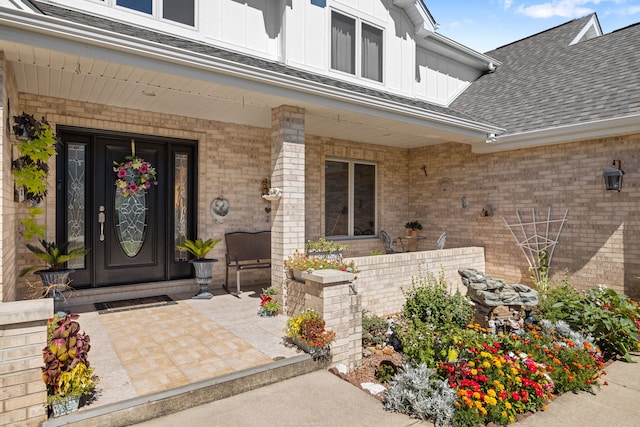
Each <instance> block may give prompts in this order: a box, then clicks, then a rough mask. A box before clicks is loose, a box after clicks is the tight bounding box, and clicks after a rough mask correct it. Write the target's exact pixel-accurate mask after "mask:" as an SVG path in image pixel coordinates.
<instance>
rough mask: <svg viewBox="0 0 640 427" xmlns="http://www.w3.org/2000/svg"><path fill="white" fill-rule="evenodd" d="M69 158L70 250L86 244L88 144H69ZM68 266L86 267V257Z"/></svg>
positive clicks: (68, 213)
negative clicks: (86, 159) (86, 158)
mask: <svg viewBox="0 0 640 427" xmlns="http://www.w3.org/2000/svg"><path fill="white" fill-rule="evenodd" d="M67 150H68V158H67V200H68V202H67V241H68V242H69V250H73V249H76V248H81V247H83V246H84V245H85V237H84V236H85V234H86V224H85V222H86V221H85V218H86V217H85V203H84V202H85V188H86V172H87V163H86V161H85V157H86V152H87V150H86V145H84V144H69V145H68V148H67ZM67 267H69V268H73V269H76V270H77V269H81V268H84V267H85V258H84V257H82V258H74V259H71V260H69V262H67Z"/></svg>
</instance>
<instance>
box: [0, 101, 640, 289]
mask: <svg viewBox="0 0 640 427" xmlns="http://www.w3.org/2000/svg"><path fill="white" fill-rule="evenodd" d="M12 109H13V110H14V111H27V112H30V113H33V114H35V115H36V116H42V115H45V116H46V117H47V119H48V120H49V121H50V122H51V123H52V124H54V125H57V124H65V125H72V126H81V127H88V128H97V129H106V130H116V131H123V132H138V133H143V134H153V135H159V136H169V137H176V138H185V139H195V140H198V141H199V146H198V149H199V152H198V157H199V168H200V175H199V182H200V188H199V192H198V203H199V204H198V228H199V233H198V234H199V235H200V236H202V237H221V236H222V235H223V234H224V232H227V231H237V230H249V231H256V230H266V229H270V228H271V226H272V216H273V215H274V213H271V214H267V213H266V212H265V211H264V208H265V203H264V202H263V201H262V199H261V197H260V194H261V193H260V192H261V181H262V179H263V178H265V177H270V174H271V173H272V167H273V166H274V165H272V164H271V140H272V135H271V132H272V130H271V129H261V128H255V127H250V126H242V125H235V124H229V123H220V122H212V121H204V120H198V119H193V118H185V117H178V116H171V115H165V114H159V113H150V112H142V111H137V110H127V109H124V108H113V107H109V106H101V105H95V104H88V103H80V102H76V101H68V100H60V99H54V98H47V97H39V96H33V95H29V94H21V99H20V104H19V105H18V106H17V107H16V106H13V107H12ZM639 143H640V135H634V136H628V137H620V138H609V139H600V140H594V141H582V142H575V143H569V144H561V145H555V146H546V147H540V148H535V149H526V150H514V151H509V152H503V153H495V154H484V155H478V154H473V153H472V152H471V149H470V147H469V146H467V145H464V144H455V143H450V144H442V145H438V146H430V147H423V148H418V149H412V150H406V149H399V148H391V147H384V146H377V145H367V144H362V143H356V142H351V141H344V140H337V139H329V138H320V137H317V136H313V135H305V139H304V151H305V154H304V158H305V170H306V173H305V197H306V200H305V212H306V215H305V240H307V239H316V238H318V237H320V236H323V235H324V230H325V224H324V218H325V206H324V161H325V159H326V158H328V157H331V158H338V159H358V160H364V161H371V162H375V163H376V164H377V165H378V188H377V197H378V227H377V228H378V229H377V230H376V231H379V230H381V229H383V230H386V231H387V232H388V233H389V235H391V236H399V235H402V234H403V233H404V228H403V226H404V223H405V222H406V221H408V220H410V219H411V220H413V219H417V220H418V221H420V222H421V223H422V224H423V226H424V227H425V229H424V230H423V231H422V235H423V236H425V237H426V238H427V242H431V244H430V245H428V246H427V247H433V246H432V245H435V242H436V240H437V239H438V237H439V236H440V234H441V233H442V232H443V231H446V232H447V244H446V248H455V247H469V246H483V247H486V254H485V255H486V272H487V273H488V274H490V275H492V276H494V277H500V278H504V279H506V280H507V281H509V282H512V283H515V282H521V283H530V280H529V275H530V274H529V272H528V270H527V267H528V264H527V263H526V261H525V258H524V256H523V255H522V253H521V251H520V249H519V248H518V246H517V245H516V242H515V241H514V239H513V237H512V235H511V233H510V232H509V230H508V229H507V227H506V226H505V224H504V221H503V217H504V218H506V219H507V221H509V222H510V223H512V222H514V221H516V220H517V218H516V211H519V212H521V214H522V215H523V216H524V219H525V220H527V219H530V218H531V211H532V209H533V208H536V209H537V211H536V214H537V215H538V216H541V215H544V216H546V213H547V209H548V208H549V207H551V209H552V216H553V217H554V218H557V217H558V216H560V215H562V214H564V212H565V210H566V209H568V222H567V223H566V224H565V226H564V228H563V231H562V234H561V235H560V244H559V245H558V246H557V248H556V251H555V254H554V260H553V264H552V270H551V273H552V275H553V279H554V280H556V281H557V280H559V279H560V278H562V276H563V272H564V270H565V269H566V270H567V271H568V273H569V279H570V280H571V282H572V283H573V284H574V285H576V286H578V287H582V288H587V287H593V286H596V285H598V284H606V285H608V286H610V287H612V288H614V289H616V290H618V291H623V292H625V293H627V294H629V295H632V296H636V297H639V296H640V286H639V284H640V282H638V280H637V279H636V278H635V276H637V275H639V274H640V243H639V242H638V239H637V238H636V236H637V233H638V229H639V228H640V221H639V217H638V215H639V214H638V209H637V206H638V202H639V201H640V200H639V199H640V191H637V190H638V185H639V178H638V174H637V172H636V171H638V170H639V169H640V150H638V146H639V145H640V144H639ZM613 159H621V160H622V166H623V169H625V170H626V171H627V174H626V175H625V179H624V186H623V190H622V192H620V193H618V192H607V191H605V190H604V189H603V185H602V171H603V170H604V169H607V168H608V167H610V165H611V162H612V160H613ZM4 165H5V167H7V165H8V160H6V159H5V161H4ZM423 166H426V170H427V176H425V174H424V171H423V170H422V167H423ZM53 169H55V168H52V172H53V174H55V171H54V170H53ZM53 176H54V175H52V178H51V179H52V180H53ZM52 183H53V181H52ZM7 187H8V186H3V189H4V190H5V195H4V197H3V202H5V203H6V202H7V199H8V193H7V190H6V188H7ZM219 195H223V196H224V197H227V198H228V199H229V200H230V202H231V210H230V213H229V215H228V216H227V217H226V219H225V221H224V223H223V224H218V223H216V222H215V220H214V219H213V217H212V216H211V214H210V213H209V205H210V203H211V200H212V199H213V198H215V197H217V196H219ZM285 197H286V196H285ZM463 199H464V203H463ZM54 206H55V196H54V195H53V194H52V195H50V196H49V197H47V199H46V201H45V207H46V208H47V210H48V212H53V208H54ZM487 206H488V207H490V208H491V209H492V210H493V212H494V216H492V217H481V216H480V215H481V211H482V209H483V208H485V207H487ZM16 209H17V210H18V216H21V215H24V214H26V210H25V209H26V208H23V207H22V206H16V204H15V203H8V206H4V207H3V217H2V221H3V230H5V233H4V234H5V236H4V238H3V244H4V245H9V244H11V248H13V247H17V269H20V268H21V267H22V266H24V265H28V264H31V263H32V260H33V258H32V255H31V254H30V253H28V252H27V250H26V248H24V245H23V243H24V242H22V241H20V237H19V234H18V235H17V234H16V233H15V232H13V230H15V229H16V227H15V226H16V223H15V220H12V219H11V217H10V216H9V217H7V216H5V213H7V212H8V214H9V215H11V214H12V213H13V212H12V210H13V211H15V210H16ZM276 209H277V208H276ZM5 221H8V225H5ZM45 221H46V224H47V225H48V226H49V230H48V236H47V238H48V239H52V237H53V236H52V234H53V229H54V218H53V215H51V214H49V215H47V216H46V218H45ZM8 239H10V240H8ZM12 240H13V241H12ZM343 243H346V244H347V245H348V246H349V250H348V251H347V252H346V253H345V255H346V256H366V255H369V253H370V252H371V251H372V250H374V249H375V250H381V249H382V245H381V243H380V240H379V239H378V238H364V239H354V240H351V241H343ZM5 248H6V246H5ZM212 256H214V257H216V258H219V259H223V258H224V245H223V244H221V245H218V247H216V248H215V249H214V253H213V254H212ZM3 257H4V258H5V261H7V260H8V261H10V262H3V266H4V267H3V268H4V269H5V271H4V277H5V281H4V282H5V283H4V289H5V292H4V293H5V294H6V293H7V292H6V289H13V287H12V284H7V280H6V277H9V276H11V277H15V271H16V270H15V269H13V270H6V269H12V268H14V263H13V257H14V254H12V251H11V249H9V250H4V251H3ZM10 273H11V274H10ZM223 274H224V271H223V268H222V267H220V268H216V269H214V282H213V283H214V284H215V283H221V282H222V280H223ZM243 280H244V279H243ZM246 280H247V283H249V282H252V281H260V282H265V281H268V280H269V278H268V273H267V272H266V271H265V272H250V273H247V274H246ZM11 298H12V299H13V297H11ZM15 298H20V293H19V292H16V293H15ZM4 299H5V300H6V299H7V296H6V295H5V296H4Z"/></svg>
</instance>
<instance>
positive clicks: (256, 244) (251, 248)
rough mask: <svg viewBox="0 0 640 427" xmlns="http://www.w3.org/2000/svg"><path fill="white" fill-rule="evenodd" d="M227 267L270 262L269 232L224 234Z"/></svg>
mask: <svg viewBox="0 0 640 427" xmlns="http://www.w3.org/2000/svg"><path fill="white" fill-rule="evenodd" d="M224 240H225V243H226V245H227V265H228V264H236V263H240V264H243V263H269V262H271V231H257V232H255V233H254V232H248V231H236V232H233V233H226V234H225V235H224Z"/></svg>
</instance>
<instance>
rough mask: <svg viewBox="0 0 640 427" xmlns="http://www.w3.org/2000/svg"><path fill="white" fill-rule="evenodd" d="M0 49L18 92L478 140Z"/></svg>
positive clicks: (383, 133) (365, 110) (133, 68)
mask: <svg viewBox="0 0 640 427" xmlns="http://www.w3.org/2000/svg"><path fill="white" fill-rule="evenodd" d="M0 49H1V50H3V51H4V54H5V58H6V59H7V60H8V61H9V62H10V64H11V66H12V67H13V70H14V72H15V76H16V81H17V85H18V90H19V91H20V92H24V93H30V94H35V95H42V96H51V97H57V98H62V99H71V100H75V101H80V102H90V103H96V104H105V105H110V106H115V107H122V108H131V109H137V110H144V111H152V112H158V113H166V114H175V115H180V116H187V117H197V118H201V119H206V120H215V121H221V122H232V123H238V124H246V125H251V126H258V127H263V128H269V127H270V126H271V109H272V108H274V107H278V106H280V105H294V106H299V107H303V108H305V110H306V132H307V133H309V134H312V135H317V136H320V137H331V138H340V139H346V140H353V141H360V142H365V143H370V144H379V145H388V146H394V147H400V148H415V147H421V146H426V145H434V144H440V143H444V142H450V141H457V142H465V143H472V142H475V143H483V142H484V141H481V138H479V137H478V135H469V134H468V133H466V132H455V131H452V130H451V128H450V127H449V128H447V126H442V125H440V126H438V125H434V124H433V123H431V122H428V121H426V120H420V119H419V118H417V117H411V115H408V116H407V118H406V119H400V120H399V119H396V118H394V117H391V116H392V115H389V114H387V113H386V112H384V111H382V109H376V107H375V106H365V107H363V106H358V105H348V103H347V104H345V103H344V102H339V101H337V100H330V99H322V98H320V97H313V96H308V95H307V96H304V95H301V96H300V97H297V98H292V97H291V96H289V92H287V91H280V90H278V88H277V87H275V86H272V89H271V90H255V88H256V85H252V84H250V83H249V82H247V84H246V86H245V87H242V86H239V85H229V84H224V83H217V82H216V81H215V80H216V79H212V80H214V81H205V80H202V79H198V78H194V77H193V76H186V75H181V74H180V73H171V72H161V71H157V68H156V69H152V68H153V61H149V66H148V67H149V68H146V67H144V66H141V65H140V64H142V63H144V62H141V61H138V62H137V63H135V65H131V63H126V61H120V62H118V61H114V60H105V59H99V58H95V57H91V55H89V56H81V55H77V54H75V53H67V52H61V51H56V50H52V49H48V48H42V47H36V46H33V45H27V44H22V43H16V42H12V41H9V40H2V41H0ZM167 68H168V67H167ZM220 80H223V79H220ZM318 101H321V102H318ZM12 113H16V112H15V111H13V112H12ZM390 117H391V118H390Z"/></svg>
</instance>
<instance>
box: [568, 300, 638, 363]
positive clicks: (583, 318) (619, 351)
mask: <svg viewBox="0 0 640 427" xmlns="http://www.w3.org/2000/svg"><path fill="white" fill-rule="evenodd" d="M556 306H558V308H560V307H562V308H563V309H564V312H565V313H568V314H567V315H566V317H565V318H564V319H563V320H564V321H566V322H567V323H568V324H569V325H571V327H572V328H574V329H576V330H578V331H581V332H584V333H588V334H590V335H591V336H593V338H594V340H595V344H596V345H597V346H598V348H599V349H600V350H601V351H602V355H603V356H604V358H605V359H611V358H614V357H617V356H621V357H623V358H624V359H625V360H626V361H627V362H632V359H631V355H630V354H629V352H632V351H638V350H639V349H640V338H639V334H640V306H639V305H638V303H636V302H635V301H633V300H631V299H630V298H629V297H628V296H626V295H624V294H618V293H617V292H615V291H614V290H612V289H592V290H589V291H587V292H586V293H585V294H584V297H582V298H580V299H571V300H568V301H564V302H559V303H557V304H556Z"/></svg>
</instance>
